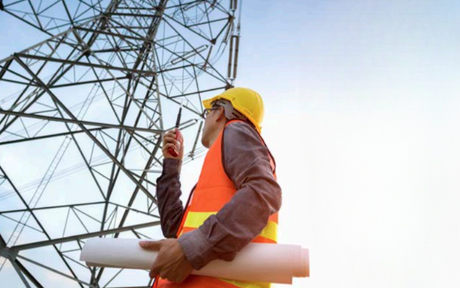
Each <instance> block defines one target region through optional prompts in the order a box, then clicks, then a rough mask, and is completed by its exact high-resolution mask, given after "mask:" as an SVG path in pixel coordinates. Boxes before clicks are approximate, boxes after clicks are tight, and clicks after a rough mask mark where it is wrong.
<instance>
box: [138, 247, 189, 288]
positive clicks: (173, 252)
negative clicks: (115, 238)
mask: <svg viewBox="0 0 460 288" xmlns="http://www.w3.org/2000/svg"><path fill="white" fill-rule="evenodd" d="M139 245H140V246H141V247H142V248H144V249H147V250H154V251H158V256H157V258H156V259H155V262H153V265H152V269H151V270H150V274H149V275H150V278H154V277H156V276H157V275H160V277H161V278H163V279H168V280H169V281H172V282H177V283H181V282H182V281H184V280H185V278H187V277H188V275H190V273H192V270H193V267H192V265H191V264H190V263H189V262H188V261H187V260H186V259H185V255H184V252H183V251H182V247H181V246H180V244H179V241H177V239H164V240H160V241H141V242H139Z"/></svg>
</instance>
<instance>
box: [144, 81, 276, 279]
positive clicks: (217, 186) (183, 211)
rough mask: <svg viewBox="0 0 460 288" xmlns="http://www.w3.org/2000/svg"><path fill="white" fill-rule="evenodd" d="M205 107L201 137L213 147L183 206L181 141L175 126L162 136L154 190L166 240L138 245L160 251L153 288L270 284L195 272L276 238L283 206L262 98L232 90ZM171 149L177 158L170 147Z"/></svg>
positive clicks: (245, 89)
mask: <svg viewBox="0 0 460 288" xmlns="http://www.w3.org/2000/svg"><path fill="white" fill-rule="evenodd" d="M203 104H204V107H205V110H204V112H203V117H204V118H205V124H204V128H203V134H202V138H201V142H202V144H203V145H204V146H205V147H207V148H209V151H208V153H207V155H206V158H205V160H204V163H203V167H202V170H201V174H200V177H199V179H198V183H197V184H196V186H195V187H194V189H193V190H192V192H191V195H190V197H189V201H188V203H187V205H186V207H185V208H184V207H183V205H182V202H181V201H180V199H179V198H180V196H181V190H180V179H179V178H180V170H181V163H182V157H183V154H184V146H183V143H182V142H183V138H182V135H181V134H180V132H179V130H177V129H176V130H173V131H169V132H167V133H166V134H165V135H164V137H163V155H164V162H163V173H162V175H161V176H160V177H159V178H158V179H157V191H156V195H157V199H158V209H159V213H160V218H161V228H162V231H163V234H164V236H165V237H166V238H167V239H164V240H160V241H142V242H141V243H140V245H141V247H143V248H144V249H149V250H156V251H158V256H157V258H156V260H155V262H154V263H153V266H152V268H151V270H150V277H151V278H153V277H157V280H156V281H155V283H154V287H155V286H156V287H159V288H172V287H180V288H184V287H187V288H188V287H197V288H198V287H199V288H203V287H204V288H207V287H225V288H230V287H242V288H267V287H270V284H269V283H252V282H241V281H235V280H230V279H218V278H213V277H205V276H196V275H190V273H191V272H192V270H200V269H201V268H202V267H204V266H205V265H206V264H208V263H209V262H210V261H212V260H214V259H222V260H225V261H231V260H233V259H234V257H235V256H236V254H237V253H238V252H239V251H240V250H241V249H242V248H243V247H244V246H245V245H247V244H248V243H249V242H258V243H261V242H262V243H276V239H277V226H278V213H277V212H278V210H279V209H280V206H281V188H280V187H279V185H278V183H277V181H276V175H275V162H274V159H273V157H272V156H271V154H270V152H269V150H268V148H267V146H266V145H265V142H264V141H263V139H262V137H261V136H260V132H261V123H262V120H263V115H264V105H263V102H262V98H261V97H260V95H259V94H258V93H257V92H255V91H253V90H251V89H247V88H231V89H228V90H226V91H225V92H223V93H222V94H220V95H218V96H216V97H213V98H212V99H208V100H205V101H203ZM176 133H179V134H178V135H177V136H178V139H177V140H176ZM170 148H173V149H175V150H176V152H177V154H178V156H177V157H174V156H173V155H171V153H169V152H168V149H170Z"/></svg>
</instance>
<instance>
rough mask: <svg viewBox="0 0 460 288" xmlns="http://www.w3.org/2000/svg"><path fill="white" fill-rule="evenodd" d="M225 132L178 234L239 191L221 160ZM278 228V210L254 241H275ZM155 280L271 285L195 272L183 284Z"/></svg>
mask: <svg viewBox="0 0 460 288" xmlns="http://www.w3.org/2000/svg"><path fill="white" fill-rule="evenodd" d="M233 122H242V121H241V120H232V121H229V122H228V123H227V124H226V125H225V127H226V126H227V125H229V124H230V123H233ZM224 129H225V128H224ZM224 129H223V130H224ZM223 133H224V131H222V132H221V133H220V134H219V136H218V137H217V139H216V141H215V142H214V143H213V145H212V146H211V148H209V151H208V153H207V154H206V158H205V160H204V164H203V167H202V170H201V174H200V178H199V180H198V183H197V185H196V187H195V190H194V191H192V193H193V194H192V196H191V197H192V198H191V201H190V204H189V205H188V206H187V208H186V210H185V213H184V217H183V218H182V223H181V225H180V227H179V230H178V232H177V237H179V236H180V235H182V234H183V233H187V232H189V231H192V230H195V229H197V228H198V227H200V226H201V225H202V224H203V223H204V221H205V220H206V219H207V218H208V217H209V216H211V215H214V214H217V212H218V211H219V210H220V209H221V208H222V207H223V206H224V205H225V204H227V203H228V202H229V201H230V199H232V197H233V195H234V194H235V192H236V188H235V185H234V184H233V182H232V180H231V179H230V178H229V177H228V176H227V174H226V172H225V170H224V166H223V163H222V150H223V145H222V138H223ZM259 137H260V136H259ZM260 140H261V141H262V143H263V144H264V145H265V142H264V141H263V139H262V137H260ZM269 158H270V164H271V166H272V171H273V174H274V176H275V178H276V173H275V161H274V159H273V157H272V156H271V154H270V153H269ZM277 230H278V213H275V214H273V215H271V216H270V218H269V220H268V223H267V225H266V226H265V228H264V229H263V231H262V232H261V233H260V234H259V235H258V236H257V237H256V238H254V239H253V240H252V242H255V243H276V241H277ZM155 282H158V283H157V284H158V286H157V287H158V288H207V287H212V288H235V287H240V288H269V287H270V286H271V285H270V283H256V282H242V281H234V280H229V279H218V278H213V277H206V276H196V275H189V276H188V278H187V279H186V280H185V281H184V282H182V283H180V284H179V283H174V282H170V281H168V280H165V279H159V280H158V281H155ZM154 287H155V285H154Z"/></svg>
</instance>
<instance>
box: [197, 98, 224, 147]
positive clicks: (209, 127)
mask: <svg viewBox="0 0 460 288" xmlns="http://www.w3.org/2000/svg"><path fill="white" fill-rule="evenodd" d="M223 113H224V108H223V107H220V106H214V107H213V110H211V111H209V114H208V115H207V116H205V120H204V127H203V134H202V135H201V144H203V146H204V147H206V148H209V147H210V146H211V145H210V144H211V140H212V137H213V136H214V134H215V133H214V132H215V131H216V130H217V129H218V128H219V125H218V119H219V117H220V115H222V114H223Z"/></svg>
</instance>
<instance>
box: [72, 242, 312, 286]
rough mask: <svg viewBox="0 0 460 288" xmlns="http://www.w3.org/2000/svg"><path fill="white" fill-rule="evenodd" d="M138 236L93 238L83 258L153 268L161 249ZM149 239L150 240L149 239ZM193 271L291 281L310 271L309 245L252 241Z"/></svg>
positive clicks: (100, 263)
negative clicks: (227, 258)
mask: <svg viewBox="0 0 460 288" xmlns="http://www.w3.org/2000/svg"><path fill="white" fill-rule="evenodd" d="M140 241H143V240H138V239H120V238H93V239H89V240H88V241H86V244H85V246H84V247H83V250H82V252H81V255H80V260H81V261H85V262H86V264H87V265H89V266H97V267H115V268H131V269H150V268H151V267H152V264H153V262H154V261H155V259H156V257H157V255H158V253H157V252H155V251H149V250H145V249H142V248H141V247H140V246H139V242H140ZM147 241H148V240H147ZM192 274H194V275H203V276H211V277H217V278H227V279H233V280H239V281H254V282H270V283H282V284H292V278H293V277H308V276H309V275H310V265H309V255H308V249H303V248H302V247H301V246H298V245H286V244H264V243H250V244H248V245H247V246H246V247H244V249H242V250H241V251H240V252H239V253H238V255H237V256H236V257H235V259H234V260H233V261H230V262H227V261H223V260H214V261H211V262H209V263H208V265H206V266H205V267H203V268H202V269H201V270H199V271H196V270H194V271H193V272H192Z"/></svg>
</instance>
